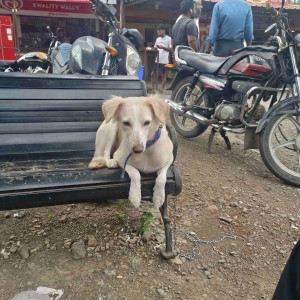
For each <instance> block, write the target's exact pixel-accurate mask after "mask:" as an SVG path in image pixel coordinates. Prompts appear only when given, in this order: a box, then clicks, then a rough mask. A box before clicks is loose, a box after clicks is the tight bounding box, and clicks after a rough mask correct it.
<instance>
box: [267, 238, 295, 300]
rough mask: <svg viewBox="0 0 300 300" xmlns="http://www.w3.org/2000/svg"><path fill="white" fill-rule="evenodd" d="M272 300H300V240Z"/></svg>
mask: <svg viewBox="0 0 300 300" xmlns="http://www.w3.org/2000/svg"><path fill="white" fill-rule="evenodd" d="M272 300H300V240H299V241H298V243H297V244H296V245H295V247H294V249H293V251H292V253H291V255H290V257H289V259H288V261H287V263H286V265H285V268H284V270H283V272H282V273H281V277H280V279H279V282H278V284H277V287H276V290H275V293H274V295H273V298H272Z"/></svg>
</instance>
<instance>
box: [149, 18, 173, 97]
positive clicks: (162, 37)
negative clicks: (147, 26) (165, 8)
mask: <svg viewBox="0 0 300 300" xmlns="http://www.w3.org/2000/svg"><path fill="white" fill-rule="evenodd" d="M157 35H158V38H157V39H156V41H155V45H154V47H155V48H157V49H158V54H159V55H158V65H159V71H160V73H161V76H162V83H161V89H160V91H159V92H160V93H163V90H164V88H165V85H166V81H167V74H166V69H165V65H166V64H168V63H169V53H170V52H171V51H172V43H171V37H169V36H168V35H166V28H165V26H164V25H162V24H160V25H158V26H157ZM156 74H157V57H156V59H155V63H154V65H153V67H152V72H151V86H152V90H154V86H155V84H156Z"/></svg>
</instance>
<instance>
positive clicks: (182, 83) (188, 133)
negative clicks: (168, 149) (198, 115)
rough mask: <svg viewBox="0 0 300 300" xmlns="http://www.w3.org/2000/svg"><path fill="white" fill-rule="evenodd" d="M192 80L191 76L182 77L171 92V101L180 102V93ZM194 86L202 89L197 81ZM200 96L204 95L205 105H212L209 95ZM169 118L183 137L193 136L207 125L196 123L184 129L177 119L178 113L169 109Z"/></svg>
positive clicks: (200, 132) (199, 133) (197, 134)
mask: <svg viewBox="0 0 300 300" xmlns="http://www.w3.org/2000/svg"><path fill="white" fill-rule="evenodd" d="M192 80H193V77H192V76H189V77H186V78H184V79H182V80H181V81H180V82H179V83H178V85H177V86H176V87H175V89H174V90H173V92H172V101H174V102H177V103H179V102H181V98H182V93H185V92H184V91H186V89H187V88H188V86H189V85H190V83H191V81H192ZM196 87H197V88H198V89H199V90H200V91H203V87H202V86H201V84H200V83H199V82H198V83H197V85H196ZM202 97H205V98H204V100H203V103H204V105H205V106H206V107H212V105H210V103H211V102H210V99H209V96H208V95H207V94H204V95H203V96H202ZM170 119H171V122H172V125H173V126H174V128H175V129H176V131H177V132H178V133H179V134H180V135H182V136H183V137H186V138H193V137H196V136H199V135H201V134H202V133H203V132H204V131H205V130H206V129H207V127H208V125H203V124H197V125H195V126H194V127H193V128H190V129H188V128H187V129H185V128H184V126H183V125H182V124H180V123H181V122H179V120H178V114H177V113H176V112H173V111H171V113H170ZM195 123H196V122H195Z"/></svg>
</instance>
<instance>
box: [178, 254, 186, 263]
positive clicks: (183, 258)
mask: <svg viewBox="0 0 300 300" xmlns="http://www.w3.org/2000/svg"><path fill="white" fill-rule="evenodd" d="M179 259H180V260H181V261H182V263H183V264H185V263H186V258H185V257H183V256H180V257H179Z"/></svg>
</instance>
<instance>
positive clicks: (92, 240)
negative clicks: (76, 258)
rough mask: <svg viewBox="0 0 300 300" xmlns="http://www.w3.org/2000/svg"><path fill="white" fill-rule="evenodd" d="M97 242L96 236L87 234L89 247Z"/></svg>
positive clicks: (94, 245)
mask: <svg viewBox="0 0 300 300" xmlns="http://www.w3.org/2000/svg"><path fill="white" fill-rule="evenodd" d="M97 244H98V242H97V240H96V237H95V236H94V235H92V234H89V235H88V246H89V247H96V246H97Z"/></svg>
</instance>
